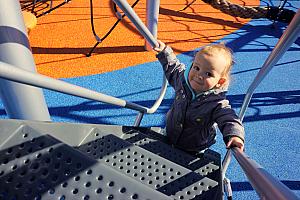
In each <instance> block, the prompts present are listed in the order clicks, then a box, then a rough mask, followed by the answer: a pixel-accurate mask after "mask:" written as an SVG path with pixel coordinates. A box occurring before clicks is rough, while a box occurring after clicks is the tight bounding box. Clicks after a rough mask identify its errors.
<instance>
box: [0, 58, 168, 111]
mask: <svg viewBox="0 0 300 200" xmlns="http://www.w3.org/2000/svg"><path fill="white" fill-rule="evenodd" d="M0 78H4V79H7V80H11V81H15V82H18V83H23V84H27V85H31V86H36V87H40V88H45V89H49V90H53V91H57V92H61V93H64V94H69V95H73V96H78V97H82V98H86V99H90V100H95V101H100V102H103V103H108V104H112V105H116V106H121V107H125V108H129V109H132V110H136V111H139V112H141V113H148V114H152V113H154V112H155V111H156V110H157V109H158V107H159V105H160V104H161V102H162V100H163V98H164V95H165V93H166V89H167V81H166V78H165V77H164V80H163V84H162V88H161V91H160V95H159V97H158V99H157V100H156V101H155V103H154V104H153V106H152V107H151V108H147V107H144V106H141V105H138V104H135V103H132V102H128V101H125V100H123V99H120V98H116V97H113V96H109V95H106V94H102V93H100V92H96V91H93V90H90V89H87V88H83V87H80V86H77V85H73V84H71V83H67V82H64V81H62V80H58V79H54V78H51V77H48V76H45V75H41V74H37V73H32V72H29V71H26V70H23V69H21V68H18V67H15V66H13V65H10V64H7V63H4V62H1V61H0Z"/></svg>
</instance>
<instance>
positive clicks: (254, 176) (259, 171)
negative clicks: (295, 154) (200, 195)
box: [232, 147, 299, 200]
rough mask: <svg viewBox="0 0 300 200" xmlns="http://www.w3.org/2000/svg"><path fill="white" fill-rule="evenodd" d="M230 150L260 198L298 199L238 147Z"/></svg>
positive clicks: (271, 199) (272, 199)
mask: <svg viewBox="0 0 300 200" xmlns="http://www.w3.org/2000/svg"><path fill="white" fill-rule="evenodd" d="M232 152H233V155H234V157H235V159H236V160H237V161H238V163H239V164H240V166H241V167H242V169H243V171H244V172H245V174H246V175H247V177H248V179H249V181H250V183H251V185H252V187H253V188H254V189H255V190H256V192H257V194H258V195H259V196H260V198H261V199H266V200H274V199H280V200H299V197H298V196H296V195H295V194H294V193H293V192H292V191H291V190H290V189H289V188H288V187H287V186H285V185H284V184H283V183H281V182H280V181H279V180H278V179H276V178H274V177H273V176H272V175H271V174H269V173H268V172H267V171H266V170H265V169H264V168H263V167H261V166H260V165H259V164H258V163H256V162H255V161H254V160H252V159H250V158H249V157H248V156H247V155H246V154H245V153H243V152H242V151H241V150H240V149H238V148H236V147H235V148H232Z"/></svg>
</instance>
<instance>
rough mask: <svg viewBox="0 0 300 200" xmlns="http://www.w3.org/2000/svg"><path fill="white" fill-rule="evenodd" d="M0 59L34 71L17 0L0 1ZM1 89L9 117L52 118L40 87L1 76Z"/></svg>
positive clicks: (28, 118)
mask: <svg viewBox="0 0 300 200" xmlns="http://www.w3.org/2000/svg"><path fill="white" fill-rule="evenodd" d="M7 16H9V17H7ZM0 62H5V63H8V64H11V65H13V66H16V67H18V68H22V69H25V70H26V71H30V72H32V73H36V67H35V63H34V59H33V56H32V53H31V48H30V44H29V40H28V35H27V31H26V28H25V24H24V20H23V17H22V13H21V6H20V3H19V1H18V0H2V1H0ZM0 93H1V94H0V96H1V99H2V102H3V104H4V106H5V110H6V113H7V115H8V117H9V118H13V119H26V120H38V121H51V119H50V114H49V111H48V107H47V105H46V101H45V98H44V95H43V91H42V90H41V89H40V88H33V87H30V86H27V85H21V84H19V83H15V82H11V81H8V80H3V79H0ZM31 105H34V106H31Z"/></svg>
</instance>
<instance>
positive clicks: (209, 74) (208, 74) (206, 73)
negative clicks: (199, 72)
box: [205, 72, 213, 77]
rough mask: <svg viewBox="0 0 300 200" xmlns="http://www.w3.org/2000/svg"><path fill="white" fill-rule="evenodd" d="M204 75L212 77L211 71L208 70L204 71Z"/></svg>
mask: <svg viewBox="0 0 300 200" xmlns="http://www.w3.org/2000/svg"><path fill="white" fill-rule="evenodd" d="M205 75H206V76H209V77H212V76H213V75H212V73H210V72H205Z"/></svg>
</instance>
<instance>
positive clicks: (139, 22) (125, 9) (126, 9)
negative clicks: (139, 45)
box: [113, 0, 158, 47]
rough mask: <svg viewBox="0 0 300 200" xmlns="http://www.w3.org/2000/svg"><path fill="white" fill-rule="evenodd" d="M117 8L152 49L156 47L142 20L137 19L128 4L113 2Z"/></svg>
mask: <svg viewBox="0 0 300 200" xmlns="http://www.w3.org/2000/svg"><path fill="white" fill-rule="evenodd" d="M113 1H114V2H115V3H116V4H117V5H118V6H119V8H120V9H121V10H122V11H123V12H124V13H125V15H126V16H127V17H128V18H129V19H130V21H131V22H132V23H133V24H134V25H135V27H136V28H137V29H138V31H139V32H140V33H141V34H142V36H143V37H144V38H145V39H146V40H147V41H148V42H149V44H150V45H151V46H152V47H157V46H158V43H157V40H156V39H155V37H154V36H153V35H152V34H151V32H150V31H149V30H148V28H147V27H146V26H145V24H144V23H143V22H142V20H141V19H140V18H139V17H138V15H137V14H136V13H135V12H134V10H133V9H132V8H131V6H130V5H129V4H128V2H127V1H126V0H113Z"/></svg>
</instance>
